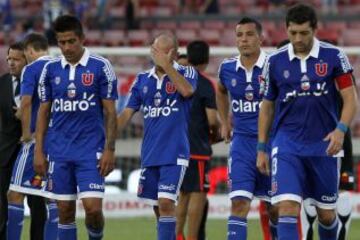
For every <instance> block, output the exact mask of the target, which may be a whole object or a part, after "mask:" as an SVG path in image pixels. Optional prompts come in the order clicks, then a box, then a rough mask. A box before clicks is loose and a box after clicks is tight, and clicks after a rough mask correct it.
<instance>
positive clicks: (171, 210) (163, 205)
mask: <svg viewBox="0 0 360 240" xmlns="http://www.w3.org/2000/svg"><path fill="white" fill-rule="evenodd" d="M159 213H160V216H174V215H175V203H174V201H173V200H171V199H167V198H159Z"/></svg>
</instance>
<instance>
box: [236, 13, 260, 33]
mask: <svg viewBox="0 0 360 240" xmlns="http://www.w3.org/2000/svg"><path fill="white" fill-rule="evenodd" d="M247 23H254V24H255V26H256V31H257V32H258V34H259V35H260V34H261V33H262V26H261V24H260V22H258V21H257V20H255V19H253V18H250V17H243V18H242V19H241V20H240V21H239V22H238V23H237V25H243V24H247Z"/></svg>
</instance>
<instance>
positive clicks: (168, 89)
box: [165, 82, 176, 94]
mask: <svg viewBox="0 0 360 240" xmlns="http://www.w3.org/2000/svg"><path fill="white" fill-rule="evenodd" d="M165 91H166V93H167V94H173V93H175V92H176V87H175V86H174V84H173V83H172V82H167V83H166V86H165Z"/></svg>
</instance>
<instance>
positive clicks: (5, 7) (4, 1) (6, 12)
mask: <svg viewBox="0 0 360 240" xmlns="http://www.w3.org/2000/svg"><path fill="white" fill-rule="evenodd" d="M0 9H1V12H0V17H1V24H2V31H3V32H4V44H9V42H10V30H11V27H12V25H13V15H12V11H11V3H10V0H0Z"/></svg>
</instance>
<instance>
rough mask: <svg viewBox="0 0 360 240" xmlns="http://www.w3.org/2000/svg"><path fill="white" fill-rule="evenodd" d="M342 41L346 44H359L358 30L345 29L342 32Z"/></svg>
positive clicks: (359, 35) (359, 33) (359, 34)
mask: <svg viewBox="0 0 360 240" xmlns="http://www.w3.org/2000/svg"><path fill="white" fill-rule="evenodd" d="M342 42H343V45H346V46H358V45H360V31H359V30H357V29H345V30H344V32H343V34H342Z"/></svg>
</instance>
